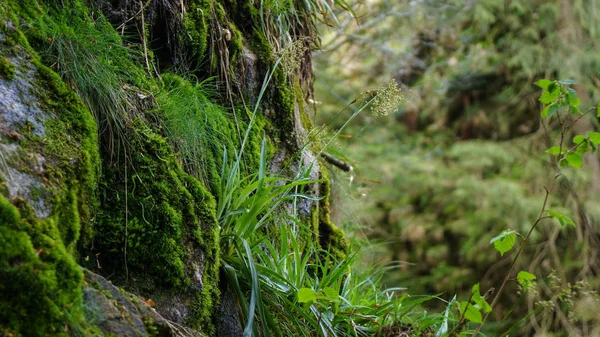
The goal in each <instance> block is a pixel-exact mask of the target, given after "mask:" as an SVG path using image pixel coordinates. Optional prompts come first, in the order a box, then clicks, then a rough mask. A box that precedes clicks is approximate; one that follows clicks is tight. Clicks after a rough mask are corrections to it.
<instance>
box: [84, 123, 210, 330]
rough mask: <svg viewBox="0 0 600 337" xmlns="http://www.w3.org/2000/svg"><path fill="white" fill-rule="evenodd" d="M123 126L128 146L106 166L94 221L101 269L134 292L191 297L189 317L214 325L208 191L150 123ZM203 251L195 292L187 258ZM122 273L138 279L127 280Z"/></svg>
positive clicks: (205, 327)
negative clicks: (117, 161)
mask: <svg viewBox="0 0 600 337" xmlns="http://www.w3.org/2000/svg"><path fill="white" fill-rule="evenodd" d="M128 133H129V134H130V137H129V138H130V139H131V144H130V145H131V149H132V152H131V153H129V154H128V157H127V161H126V162H125V164H124V165H126V166H116V165H108V166H107V169H106V171H105V176H104V179H103V183H102V188H101V189H102V193H103V194H104V195H105V197H103V198H102V199H101V208H100V212H99V214H98V224H97V228H98V231H99V232H102V233H103V234H102V235H98V236H96V237H95V240H94V249H93V252H94V253H99V254H100V261H101V262H100V263H101V266H102V272H103V273H110V274H113V275H114V276H113V280H114V281H115V282H116V283H125V284H127V285H128V286H129V287H130V288H133V289H134V290H136V291H138V292H139V293H142V294H159V293H160V294H168V293H178V294H190V295H189V296H197V298H194V300H195V301H194V303H190V304H191V305H192V307H193V309H194V312H193V313H192V314H191V315H190V317H191V318H190V321H189V322H188V324H189V325H191V326H192V327H195V328H202V329H203V331H206V332H210V331H213V329H214V328H213V327H212V323H211V317H212V306H213V304H214V302H215V301H216V299H217V298H218V289H217V288H216V286H213V285H215V284H216V280H217V278H216V277H217V270H218V268H219V250H218V225H217V221H216V218H215V207H216V206H215V201H214V198H213V197H212V195H211V194H210V193H209V192H208V191H207V190H206V189H205V188H204V187H203V186H202V184H201V183H200V182H199V181H198V180H196V179H194V178H192V177H191V176H189V175H188V174H187V173H185V172H184V171H183V169H182V168H181V166H180V165H179V164H178V163H177V161H176V157H175V155H174V152H173V150H172V148H171V147H170V146H169V144H168V143H167V141H166V139H165V138H163V137H162V136H160V135H159V134H157V133H156V130H154V129H153V128H152V127H151V126H150V125H148V124H147V123H146V122H144V121H143V120H141V119H138V120H136V121H135V122H134V124H133V125H132V127H131V128H130V129H128ZM126 168H127V171H125V170H126ZM202 255H204V264H205V269H204V274H203V277H204V279H203V282H202V283H203V285H204V288H203V290H202V294H201V295H194V294H196V292H195V291H194V285H193V284H192V278H193V275H194V272H195V270H193V266H191V264H190V263H189V261H195V260H198V257H199V256H202ZM124 260H126V264H125V263H123V262H124ZM126 268H127V269H126ZM128 277H129V279H137V280H138V282H136V283H131V282H129V283H127V278H128ZM196 302H197V303H196Z"/></svg>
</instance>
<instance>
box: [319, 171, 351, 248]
mask: <svg viewBox="0 0 600 337" xmlns="http://www.w3.org/2000/svg"><path fill="white" fill-rule="evenodd" d="M321 179H322V180H323V181H322V183H321V184H320V185H319V187H320V188H319V195H320V196H321V198H322V199H321V200H320V201H319V206H318V218H316V219H315V220H318V232H317V233H318V236H319V244H320V245H321V248H323V249H326V250H329V251H330V252H331V253H332V255H333V256H336V257H338V258H343V257H344V256H346V252H347V249H348V241H347V240H346V237H345V235H344V232H343V231H342V230H341V229H340V228H338V227H337V226H336V225H335V224H334V223H333V222H331V218H330V212H331V211H330V206H329V197H330V194H331V185H330V184H331V182H330V181H329V175H328V174H327V171H326V169H325V168H324V167H323V168H322V171H321ZM315 227H317V226H315Z"/></svg>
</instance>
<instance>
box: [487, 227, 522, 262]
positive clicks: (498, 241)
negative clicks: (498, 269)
mask: <svg viewBox="0 0 600 337" xmlns="http://www.w3.org/2000/svg"><path fill="white" fill-rule="evenodd" d="M515 236H516V234H515V231H513V230H512V229H507V230H505V231H503V232H502V233H500V234H499V235H498V236H496V237H494V238H492V239H491V240H490V243H493V244H494V248H496V250H497V251H499V252H500V255H501V256H503V255H504V253H506V252H508V251H509V250H511V249H512V248H513V246H514V245H515Z"/></svg>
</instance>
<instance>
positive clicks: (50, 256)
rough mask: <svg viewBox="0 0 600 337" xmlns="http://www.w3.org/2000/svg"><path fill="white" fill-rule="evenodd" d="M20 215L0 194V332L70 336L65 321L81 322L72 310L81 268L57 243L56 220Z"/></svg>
mask: <svg viewBox="0 0 600 337" xmlns="http://www.w3.org/2000/svg"><path fill="white" fill-rule="evenodd" d="M23 206H24V205H23ZM23 211H24V212H25V213H26V214H27V213H29V210H28V209H27V208H26V207H24V208H23V209H22V210H21V212H23ZM19 213H20V212H19V211H18V210H17V208H15V207H14V206H12V205H10V203H9V202H8V200H7V199H6V198H5V197H4V196H0V239H1V240H2V245H1V247H0V280H2V281H0V326H2V328H1V329H0V331H1V332H6V333H13V334H14V335H15V336H19V335H23V336H33V337H36V336H68V334H67V332H66V331H65V326H66V325H67V326H71V325H77V326H80V325H85V324H83V323H82V322H83V317H82V316H80V315H76V314H75V312H76V310H77V308H78V307H79V306H81V284H82V280H83V278H82V274H81V270H80V269H79V267H78V266H77V264H76V263H75V260H74V259H73V258H72V256H71V255H70V254H69V253H68V252H67V250H66V249H65V247H64V245H63V244H62V243H61V240H60V238H59V235H57V234H58V233H57V230H56V226H57V223H56V222H55V220H54V219H46V220H44V221H41V222H40V221H36V220H34V219H33V218H32V217H31V216H26V217H25V218H21V217H20V216H19Z"/></svg>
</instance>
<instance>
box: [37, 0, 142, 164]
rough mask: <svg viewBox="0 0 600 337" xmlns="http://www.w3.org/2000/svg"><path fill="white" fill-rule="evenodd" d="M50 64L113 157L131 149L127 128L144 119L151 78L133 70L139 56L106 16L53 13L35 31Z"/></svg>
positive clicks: (74, 11) (77, 10)
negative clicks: (138, 118) (145, 89)
mask: <svg viewBox="0 0 600 337" xmlns="http://www.w3.org/2000/svg"><path fill="white" fill-rule="evenodd" d="M33 30H34V31H33V34H34V35H37V38H38V41H40V43H41V44H42V48H44V47H45V48H44V49H45V52H43V53H42V56H43V58H44V61H45V63H47V64H51V65H52V66H53V67H54V69H55V70H56V71H57V73H59V74H60V75H61V77H62V78H63V79H64V80H65V81H66V82H67V83H68V84H70V86H71V88H72V89H74V90H75V91H76V92H77V93H78V94H79V96H80V97H81V99H82V100H83V102H84V103H85V104H86V106H87V107H88V108H89V109H90V111H91V112H92V113H93V115H94V117H95V119H96V122H97V123H98V126H99V133H100V136H101V141H102V145H103V147H104V148H105V149H107V150H108V152H109V153H110V154H111V156H112V155H114V154H115V152H116V151H118V150H119V149H121V150H122V149H123V148H124V147H125V146H126V144H127V139H126V137H125V132H124V130H125V128H126V126H127V125H128V123H130V122H131V121H132V120H133V119H134V118H135V117H136V116H139V115H140V112H139V111H140V110H141V109H140V107H139V104H141V102H140V101H143V99H140V98H141V97H146V96H147V95H142V94H140V91H141V89H139V88H140V87H142V86H145V85H146V84H145V83H143V82H144V81H145V80H144V77H145V76H146V74H145V73H144V72H143V70H141V68H139V67H138V66H137V65H136V64H134V62H133V60H134V59H136V58H138V57H140V55H138V54H137V52H135V51H133V50H132V49H129V48H126V47H124V46H123V41H122V40H121V38H120V37H119V36H118V34H117V33H116V32H115V31H114V29H113V27H112V26H111V25H110V23H109V22H107V21H106V20H105V19H104V17H103V16H102V15H99V16H98V15H94V16H92V15H91V14H90V13H89V12H88V11H87V9H84V8H81V7H78V6H74V7H73V8H70V7H64V8H60V9H51V10H49V12H48V15H46V16H44V17H43V18H42V19H40V20H39V21H38V22H36V24H35V25H34V28H33Z"/></svg>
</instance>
